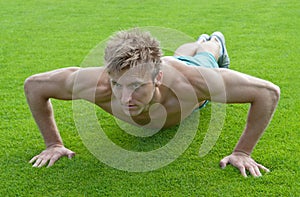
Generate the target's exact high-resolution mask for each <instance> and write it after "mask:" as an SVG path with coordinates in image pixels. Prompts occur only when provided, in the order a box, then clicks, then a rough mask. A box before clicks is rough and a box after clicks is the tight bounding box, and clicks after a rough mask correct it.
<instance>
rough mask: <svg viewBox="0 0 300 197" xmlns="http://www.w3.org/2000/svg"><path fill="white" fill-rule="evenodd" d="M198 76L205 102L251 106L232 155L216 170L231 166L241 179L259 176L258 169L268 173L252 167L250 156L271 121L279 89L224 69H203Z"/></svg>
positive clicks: (254, 164) (259, 166) (263, 81)
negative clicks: (249, 175)
mask: <svg viewBox="0 0 300 197" xmlns="http://www.w3.org/2000/svg"><path fill="white" fill-rule="evenodd" d="M201 74H202V76H204V78H205V83H206V91H204V92H202V93H204V95H206V97H207V99H210V100H212V101H215V102H223V103H250V104H251V106H250V110H249V113H248V117H247V124H246V126H245V129H244V132H243V134H242V136H241V137H240V139H239V141H238V143H237V145H236V147H235V149H234V151H233V153H232V154H231V155H229V156H227V157H225V158H224V159H222V160H221V162H220V166H221V167H222V168H224V167H225V166H226V165H227V163H231V164H232V165H234V166H236V167H237V168H239V170H240V171H241V173H242V175H243V176H247V175H246V169H247V170H249V172H250V173H251V174H252V175H253V176H261V173H260V171H259V169H263V170H265V171H268V169H267V168H265V167H264V166H262V165H260V164H258V163H256V162H255V161H254V160H253V159H251V157H250V155H251V153H252V151H253V149H254V147H255V145H256V144H257V142H258V140H259V138H260V137H261V135H262V134H263V132H264V131H265V129H266V127H267V126H268V124H269V122H270V121H271V119H272V116H273V113H274V111H275V109H276V106H277V103H278V101H279V96H280V89H279V87H278V86H276V85H274V84H273V83H271V82H268V81H265V80H262V79H258V78H255V77H252V76H249V75H246V74H242V73H239V72H236V71H232V70H228V69H211V70H207V69H206V70H205V71H204V72H201ZM202 83H203V82H202ZM210 84H211V85H210Z"/></svg>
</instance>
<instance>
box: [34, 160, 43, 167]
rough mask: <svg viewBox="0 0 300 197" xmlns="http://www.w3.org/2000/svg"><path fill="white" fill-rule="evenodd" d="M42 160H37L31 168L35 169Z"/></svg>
mask: <svg viewBox="0 0 300 197" xmlns="http://www.w3.org/2000/svg"><path fill="white" fill-rule="evenodd" d="M41 161H42V159H41V158H38V159H37V160H36V161H35V163H34V164H33V166H32V167H37V166H38V165H39V164H40V163H41Z"/></svg>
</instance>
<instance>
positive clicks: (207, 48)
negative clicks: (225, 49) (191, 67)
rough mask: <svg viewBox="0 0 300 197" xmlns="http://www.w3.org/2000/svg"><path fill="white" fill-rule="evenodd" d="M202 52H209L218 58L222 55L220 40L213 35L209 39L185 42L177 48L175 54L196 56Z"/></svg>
mask: <svg viewBox="0 0 300 197" xmlns="http://www.w3.org/2000/svg"><path fill="white" fill-rule="evenodd" d="M200 52H209V53H211V54H212V55H213V56H214V57H215V58H216V60H218V58H219V56H220V44H219V43H218V40H217V39H216V38H214V37H213V38H212V39H211V40H209V41H205V40H201V41H197V42H192V43H186V44H183V45H181V46H180V47H178V48H177V49H176V51H175V53H174V56H194V55H196V53H200Z"/></svg>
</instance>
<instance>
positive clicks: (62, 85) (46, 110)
mask: <svg viewBox="0 0 300 197" xmlns="http://www.w3.org/2000/svg"><path fill="white" fill-rule="evenodd" d="M78 72H83V74H82V75H81V80H82V83H81V84H80V85H77V86H76V89H74V82H75V79H76V74H77V73H78ZM93 74H99V72H95V71H93V70H92V71H91V72H90V71H89V69H80V68H75V67H72V68H64V69H58V70H54V71H50V72H46V73H41V74H37V75H33V76H31V77H29V78H27V79H26V81H25V84H24V90H25V95H26V99H27V102H28V105H29V107H30V110H31V113H32V115H33V117H34V120H35V122H36V124H37V125H38V128H39V130H40V132H41V134H42V136H43V138H44V142H45V145H46V150H44V151H43V152H42V153H41V154H39V155H37V156H35V157H34V158H32V160H31V162H34V161H35V164H34V165H33V166H35V167H41V166H43V165H45V164H46V163H47V162H48V161H49V164H48V166H51V165H53V163H54V162H55V161H56V160H58V159H59V158H60V157H62V156H68V157H72V156H74V154H75V153H74V152H72V151H71V150H69V149H66V148H65V147H64V146H63V141H62V139H61V137H60V134H59V131H58V128H57V126H56V123H55V119H54V115H53V109H52V105H51V102H50V99H51V98H54V99H61V100H71V99H79V98H83V99H87V100H88V99H89V98H88V97H89V95H90V94H88V93H87V92H86V91H89V88H88V86H89V85H90V84H89V83H93V80H86V79H89V78H90V77H92V76H93ZM97 79H98V78H97V77H96V78H95V80H97ZM96 82H97V81H96ZM96 82H95V84H96ZM94 86H95V85H94ZM85 95H86V96H85Z"/></svg>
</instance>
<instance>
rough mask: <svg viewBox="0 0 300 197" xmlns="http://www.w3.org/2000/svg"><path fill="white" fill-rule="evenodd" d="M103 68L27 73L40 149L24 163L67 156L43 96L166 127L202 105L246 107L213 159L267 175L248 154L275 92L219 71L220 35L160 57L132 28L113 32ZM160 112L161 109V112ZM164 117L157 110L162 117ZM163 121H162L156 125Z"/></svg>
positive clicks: (223, 53)
mask: <svg viewBox="0 0 300 197" xmlns="http://www.w3.org/2000/svg"><path fill="white" fill-rule="evenodd" d="M104 59H105V67H90V68H77V67H71V68H64V69H58V70H54V71H50V72H46V73H41V74H37V75H33V76H31V77H29V78H27V79H26V81H25V85H24V88H25V94H26V98H27V101H28V104H29V107H30V110H31V112H32V115H33V117H34V119H35V121H36V123H37V125H38V127H39V130H40V132H41V134H42V136H43V138H44V141H45V144H46V149H45V150H44V151H42V152H41V153H40V154H39V155H37V156H35V157H33V158H32V159H31V160H30V163H34V164H33V166H34V167H42V166H44V165H46V164H47V163H48V162H49V163H48V167H49V166H52V165H53V164H54V163H55V162H56V161H57V160H58V159H59V158H60V157H63V156H68V157H69V158H71V157H73V156H74V155H75V153H74V152H73V151H71V150H69V149H67V148H66V147H64V145H63V141H62V139H61V137H60V134H59V131H58V128H57V126H56V123H55V120H54V116H53V109H52V105H51V102H50V99H52V98H53V99H61V100H74V99H84V100H87V101H89V102H92V103H95V104H96V105H97V106H99V107H101V108H102V109H103V110H105V111H106V112H108V113H110V114H113V115H114V116H115V117H117V118H119V119H121V120H123V121H126V122H129V123H132V124H134V125H140V126H147V127H150V128H167V127H172V126H174V125H177V124H179V123H180V122H181V121H182V120H184V119H185V118H186V117H187V116H189V115H190V114H191V113H192V112H193V111H194V110H195V109H197V108H199V107H200V108H201V107H203V105H205V103H206V102H207V101H213V102H220V103H250V104H251V106H250V110H249V113H248V118H247V123H246V126H245V129H244V131H243V134H242V135H241V137H240V140H239V141H238V143H237V145H236V147H235V148H234V150H233V152H232V153H231V154H230V155H228V156H226V157H224V158H223V159H222V160H221V161H220V166H221V167H222V168H224V167H225V166H226V165H227V164H231V165H233V166H235V167H237V168H238V169H239V170H240V172H241V174H242V175H243V176H245V177H246V176H247V175H246V170H248V171H249V172H250V174H251V175H253V176H255V177H256V176H261V172H260V170H264V171H269V170H268V169H267V168H266V167H264V166H263V165H261V164H258V163H256V162H255V161H254V160H253V159H252V158H251V156H250V155H251V153H252V151H253V149H254V147H255V145H256V143H257V142H258V140H259V138H260V137H261V135H262V134H263V132H264V130H265V129H266V127H267V125H268V124H269V122H270V120H271V118H272V115H273V113H274V111H275V109H276V106H277V103H278V100H279V96H280V89H279V87H278V86H276V85H274V84H273V83H271V82H268V81H265V80H262V79H258V78H255V77H252V76H249V75H246V74H242V73H239V72H236V71H232V70H230V69H227V68H228V66H229V57H228V54H227V50H226V47H225V38H224V36H223V34H222V33H221V32H214V33H213V34H212V35H211V36H208V35H206V34H203V35H201V36H200V37H199V40H198V41H196V42H194V43H187V44H184V45H182V46H180V47H179V48H178V49H177V50H176V51H175V54H174V56H172V57H171V56H165V57H163V56H162V52H161V49H160V46H159V42H158V41H157V40H156V39H155V38H153V37H152V36H151V35H150V33H148V32H142V31H140V30H138V29H133V30H129V31H120V32H118V33H117V34H116V35H114V36H113V37H112V38H111V39H110V41H109V42H108V44H107V47H106V49H105V57H104ZM162 108H163V109H162ZM162 112H165V113H162ZM161 120H165V121H163V122H162V121H161Z"/></svg>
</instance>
